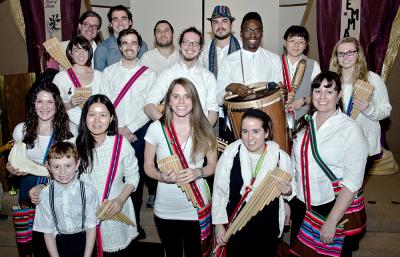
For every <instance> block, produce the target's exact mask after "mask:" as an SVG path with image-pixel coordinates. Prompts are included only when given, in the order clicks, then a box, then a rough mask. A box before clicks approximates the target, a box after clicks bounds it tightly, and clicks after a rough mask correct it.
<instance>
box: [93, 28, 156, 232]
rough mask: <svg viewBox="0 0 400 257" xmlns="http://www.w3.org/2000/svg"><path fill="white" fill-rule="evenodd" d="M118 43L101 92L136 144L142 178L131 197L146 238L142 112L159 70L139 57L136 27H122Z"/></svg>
mask: <svg viewBox="0 0 400 257" xmlns="http://www.w3.org/2000/svg"><path fill="white" fill-rule="evenodd" d="M117 44H118V47H119V49H120V51H121V53H122V59H121V60H120V61H119V62H117V63H115V64H112V65H110V66H108V67H107V68H106V69H105V70H104V71H103V80H104V86H103V87H102V89H101V91H100V92H101V93H103V94H105V95H106V96H108V97H109V98H110V99H111V100H112V101H113V104H114V107H115V109H116V113H117V116H118V132H119V134H121V135H123V136H124V137H125V138H126V139H128V140H129V142H130V143H131V144H132V146H133V148H135V154H136V158H137V159H138V166H139V174H140V181H139V185H138V187H137V189H136V191H135V192H134V193H133V194H132V195H131V197H132V201H133V205H134V207H135V215H136V220H137V223H138V232H139V239H143V238H145V237H146V234H145V232H144V230H143V229H142V228H141V226H140V208H141V205H142V197H143V183H144V177H143V176H144V170H143V162H144V135H145V134H146V130H147V127H148V124H149V123H148V121H149V119H148V118H147V116H146V114H145V113H144V112H143V106H144V97H143V96H145V95H147V93H148V91H149V88H150V87H151V85H152V84H153V82H154V80H155V78H156V74H155V73H154V72H153V71H152V70H150V69H148V68H147V67H146V66H143V65H141V64H140V62H139V60H138V58H137V52H138V50H139V48H140V46H141V44H142V37H141V36H140V34H139V33H138V32H137V31H136V30H134V29H125V30H122V31H121V32H120V33H119V35H118V39H117Z"/></svg>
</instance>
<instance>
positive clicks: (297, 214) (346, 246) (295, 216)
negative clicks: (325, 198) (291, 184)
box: [289, 197, 360, 257]
mask: <svg viewBox="0 0 400 257" xmlns="http://www.w3.org/2000/svg"><path fill="white" fill-rule="evenodd" d="M334 204H335V201H332V202H330V203H326V204H323V205H320V206H312V210H313V211H315V212H317V213H318V214H320V215H322V216H324V217H327V216H328V215H329V213H330V211H331V210H332V208H333V205H334ZM289 205H290V209H291V218H292V228H291V234H290V243H293V241H294V240H295V239H296V237H297V235H298V234H299V231H300V227H301V224H302V223H303V219H304V216H305V214H306V205H305V204H304V203H303V202H302V201H300V200H299V199H297V197H295V198H293V199H292V200H291V201H290V203H289ZM359 241H360V236H359V235H355V236H346V237H345V238H344V242H343V248H342V253H341V255H340V256H341V257H351V256H352V254H353V253H352V252H353V251H355V250H357V249H358V243H359Z"/></svg>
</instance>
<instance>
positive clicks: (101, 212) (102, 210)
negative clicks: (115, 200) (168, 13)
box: [96, 200, 135, 227]
mask: <svg viewBox="0 0 400 257" xmlns="http://www.w3.org/2000/svg"><path fill="white" fill-rule="evenodd" d="M110 204H111V201H109V200H105V201H104V202H103V204H102V205H101V206H100V207H99V208H98V209H97V211H96V216H97V218H98V219H100V220H114V221H119V222H122V223H125V224H126V225H130V226H133V227H135V223H134V222H133V221H132V220H131V219H130V218H129V217H128V216H126V215H125V214H124V213H122V212H118V213H117V214H115V215H114V216H112V217H108V216H107V215H106V212H107V209H108V206H109V205H110Z"/></svg>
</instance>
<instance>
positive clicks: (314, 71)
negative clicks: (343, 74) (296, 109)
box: [287, 55, 321, 94]
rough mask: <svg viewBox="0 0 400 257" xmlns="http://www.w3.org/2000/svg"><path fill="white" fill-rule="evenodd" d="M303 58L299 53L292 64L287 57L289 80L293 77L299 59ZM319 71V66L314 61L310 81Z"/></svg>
mask: <svg viewBox="0 0 400 257" xmlns="http://www.w3.org/2000/svg"><path fill="white" fill-rule="evenodd" d="M303 58H304V57H303V56H302V55H301V56H300V57H299V59H298V60H297V61H296V62H295V63H294V64H292V63H291V62H290V60H289V58H288V59H287V65H288V69H289V73H290V81H293V77H294V74H295V73H296V69H297V65H298V64H299V62H300V60H301V59H303ZM313 61H314V60H313ZM320 73H321V67H320V66H319V63H318V62H316V61H314V68H313V71H312V73H311V81H312V80H313V79H314V78H315V77H316V76H317V75H318V74H320ZM310 94H311V92H310Z"/></svg>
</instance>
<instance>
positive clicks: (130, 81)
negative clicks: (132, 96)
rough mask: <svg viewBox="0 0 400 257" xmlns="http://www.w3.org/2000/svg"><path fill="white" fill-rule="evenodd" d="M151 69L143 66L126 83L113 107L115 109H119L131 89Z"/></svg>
mask: <svg viewBox="0 0 400 257" xmlns="http://www.w3.org/2000/svg"><path fill="white" fill-rule="evenodd" d="M148 69H149V68H148V67H146V66H141V67H140V68H139V69H138V70H137V71H136V72H135V74H133V76H132V77H131V78H130V79H129V80H128V82H126V84H125V86H124V87H123V88H122V89H121V91H119V93H118V95H117V97H116V98H115V100H114V102H113V105H114V107H115V109H116V108H117V107H118V105H119V104H120V103H121V101H122V99H123V98H124V96H125V95H126V94H127V93H128V91H129V89H130V88H131V87H132V86H133V83H135V81H136V80H137V79H138V78H139V77H140V76H141V75H142V74H143V73H144V72H145V71H146V70H148Z"/></svg>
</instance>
